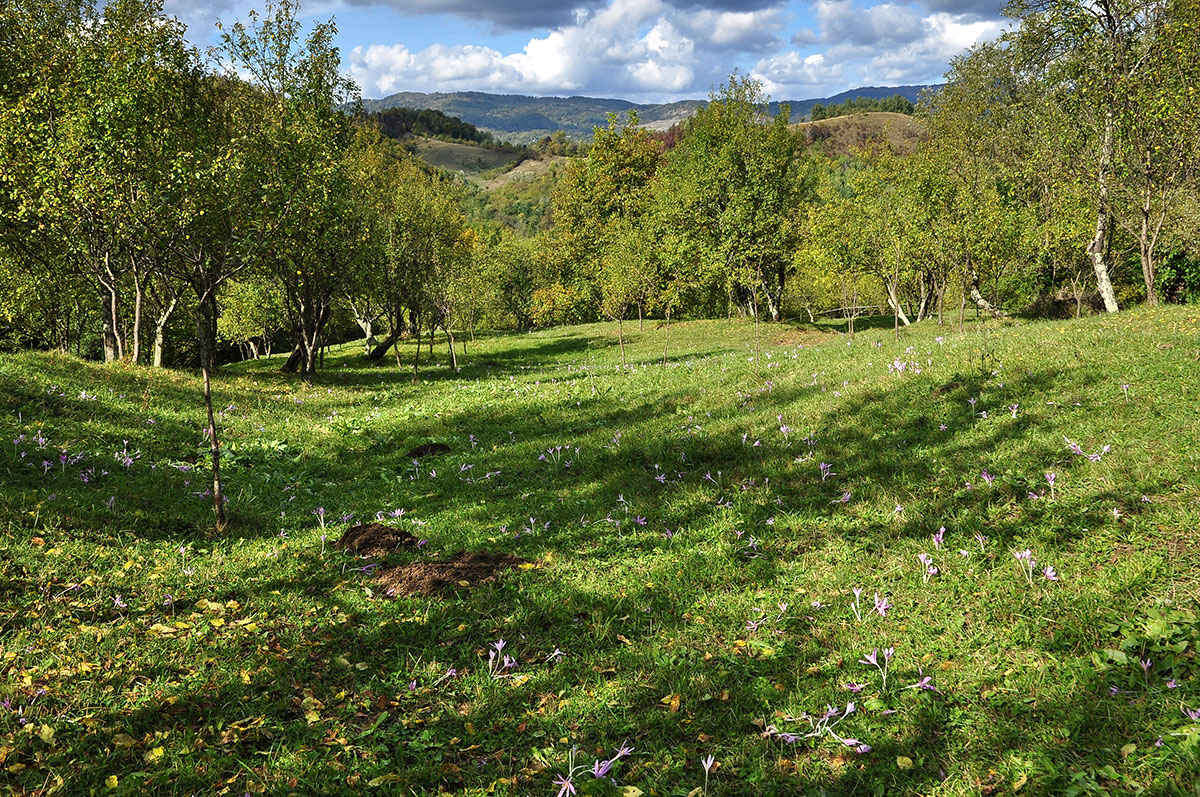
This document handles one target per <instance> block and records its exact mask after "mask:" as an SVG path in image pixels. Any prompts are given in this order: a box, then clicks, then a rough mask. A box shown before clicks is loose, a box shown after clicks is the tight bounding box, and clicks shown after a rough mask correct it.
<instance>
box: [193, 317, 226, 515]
mask: <svg viewBox="0 0 1200 797" xmlns="http://www.w3.org/2000/svg"><path fill="white" fill-rule="evenodd" d="M211 321H212V322H213V323H215V322H216V319H215V318H214V319H211ZM209 322H210V319H207V318H205V302H204V301H201V302H198V303H197V305H196V331H197V332H198V333H199V334H198V336H197V340H198V342H199V344H200V374H201V376H202V377H203V380H204V409H205V412H207V414H208V430H207V431H208V441H209V446H210V450H211V452H212V476H213V490H212V492H213V512H214V513H215V514H216V518H217V531H218V532H221V531H223V530H224V529H225V498H224V496H223V495H222V494H221V447H220V444H219V443H218V440H217V421H216V417H215V416H214V414H213V403H212V376H211V367H212V363H213V353H212V352H211V351H209V345H210V342H211V340H212V336H211V334H210V330H209V326H210V323H209Z"/></svg>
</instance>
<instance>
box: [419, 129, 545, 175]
mask: <svg viewBox="0 0 1200 797" xmlns="http://www.w3.org/2000/svg"><path fill="white" fill-rule="evenodd" d="M417 141H418V145H417V150H416V154H417V157H418V158H421V159H422V160H423V161H425V162H426V163H428V164H429V165H431V166H436V167H438V168H440V169H445V170H446V171H448V172H450V173H451V174H459V173H461V174H462V175H463V176H464V177H466V179H468V180H470V181H471V182H473V183H475V184H480V183H482V182H483V181H484V180H485V179H486V178H487V177H488V176H489V175H491V174H493V173H494V171H496V170H499V169H505V168H511V167H513V166H515V165H517V162H518V161H520V160H521V158H520V156H518V155H516V154H514V153H513V152H507V151H504V150H499V149H493V148H490V147H484V146H477V145H474V144H462V143H459V142H457V141H441V140H439V139H436V138H421V139H417Z"/></svg>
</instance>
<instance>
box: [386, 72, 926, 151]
mask: <svg viewBox="0 0 1200 797" xmlns="http://www.w3.org/2000/svg"><path fill="white" fill-rule="evenodd" d="M931 88H936V86H864V87H862V88H857V89H851V90H849V91H843V92H842V93H841V94H835V95H833V96H832V97H816V98H813V99H807V100H788V101H780V102H773V103H771V107H770V110H771V113H772V114H775V113H778V112H779V106H780V105H783V104H784V103H785V102H786V103H787V104H788V105H790V106H791V110H792V120H793V121H796V122H799V121H802V120H804V119H805V118H807V117H808V115H809V113H810V112H811V111H812V107H813V105H815V104H817V103H821V104H822V105H831V104H835V103H840V102H844V101H845V100H849V99H853V98H854V97H875V98H883V97H890V96H892V95H893V94H900V95H902V96H904V97H907V98H908V99H910V100H912V101H913V102H917V100H919V99H920V95H921V92H922V91H925V90H926V89H931ZM706 104H707V103H706V101H705V100H680V101H679V102H669V103H664V104H660V105H653V104H648V105H647V104H638V103H635V102H629V101H628V100H617V99H601V98H596V97H529V96H526V95H523V94H486V93H484V92H480V91H458V92H453V93H437V94H422V93H420V92H407V91H406V92H401V93H399V94H392V95H390V96H388V97H384V98H383V99H381V100H363V107H364V108H365V109H366V110H368V111H382V110H384V109H386V108H417V109H422V108H433V109H434V110H438V111H441V112H442V113H445V114H448V115H450V116H456V117H458V118H459V119H462V120H463V121H464V122H468V123H470V124H473V125H475V127H478V128H479V129H481V130H485V131H487V132H489V133H491V134H492V135H493V136H495V137H496V138H498V139H505V140H508V141H512V142H513V143H517V144H528V143H531V142H534V141H537V140H538V139H540V138H542V137H543V136H548V135H550V134H552V133H554V132H555V131H556V130H562V131H564V132H565V133H566V134H567V136H568V137H570V138H573V139H589V138H591V136H592V128H593V127H595V126H596V125H601V126H603V125H605V124H607V123H608V121H607V120H608V114H610V113H616V114H617V115H618V116H620V117H621V118H622V119H624V117H625V115H626V114H628V113H629V112H630V111H637V115H638V119H639V121H640V122H641V123H642V124H643V125H645V126H647V127H650V128H653V129H656V130H666V129H667V128H669V127H671V126H672V125H674V124H676V123H677V122H680V121H682V120H684V119H686V118H688V117H689V116H691V115H692V114H694V113H695V112H696V111H697V110H698V109H699V108H702V107H704V105H706Z"/></svg>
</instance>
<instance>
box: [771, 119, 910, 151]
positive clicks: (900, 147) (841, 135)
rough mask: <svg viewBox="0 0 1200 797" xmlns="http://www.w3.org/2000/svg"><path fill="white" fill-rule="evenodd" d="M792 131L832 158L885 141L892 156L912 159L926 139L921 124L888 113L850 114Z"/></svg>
mask: <svg viewBox="0 0 1200 797" xmlns="http://www.w3.org/2000/svg"><path fill="white" fill-rule="evenodd" d="M792 127H793V129H796V130H800V131H802V132H804V133H805V134H806V135H807V137H808V140H809V142H810V143H812V144H814V145H818V144H819V146H820V147H821V151H822V152H824V153H825V154H826V155H828V156H830V157H834V158H836V157H838V156H839V155H853V154H854V153H855V152H857V151H859V150H862V149H863V148H864V147H866V146H868V145H870V144H871V142H873V141H886V142H887V143H888V145H889V146H890V147H891V148H892V151H893V152H896V153H897V154H901V155H911V154H912V153H913V152H915V151H916V149H917V145H918V144H919V143H920V142H921V141H922V140H924V139H926V138H928V137H929V131H928V130H927V129H926V127H925V125H924V124H923V123H922V122H921V120H919V119H915V118H914V117H912V116H909V115H907V114H902V113H891V112H888V111H867V112H863V113H852V114H847V115H845V116H836V117H834V118H832V119H822V120H820V121H818V122H800V123H797V124H795V125H792Z"/></svg>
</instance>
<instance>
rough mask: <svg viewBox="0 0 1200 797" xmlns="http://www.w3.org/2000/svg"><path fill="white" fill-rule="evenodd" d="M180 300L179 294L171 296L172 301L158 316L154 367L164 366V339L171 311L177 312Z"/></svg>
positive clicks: (155, 332) (155, 325) (155, 326)
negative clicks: (176, 307) (177, 304)
mask: <svg viewBox="0 0 1200 797" xmlns="http://www.w3.org/2000/svg"><path fill="white" fill-rule="evenodd" d="M178 302H179V297H178V296H172V297H171V303H170V304H168V305H167V308H166V309H165V310H164V311H163V313H162V315H160V316H159V317H158V321H156V322H155V324H154V367H155V368H162V367H163V341H164V339H165V337H166V327H167V321H169V320H170V319H171V313H173V312H175V305H176V303H178Z"/></svg>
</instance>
